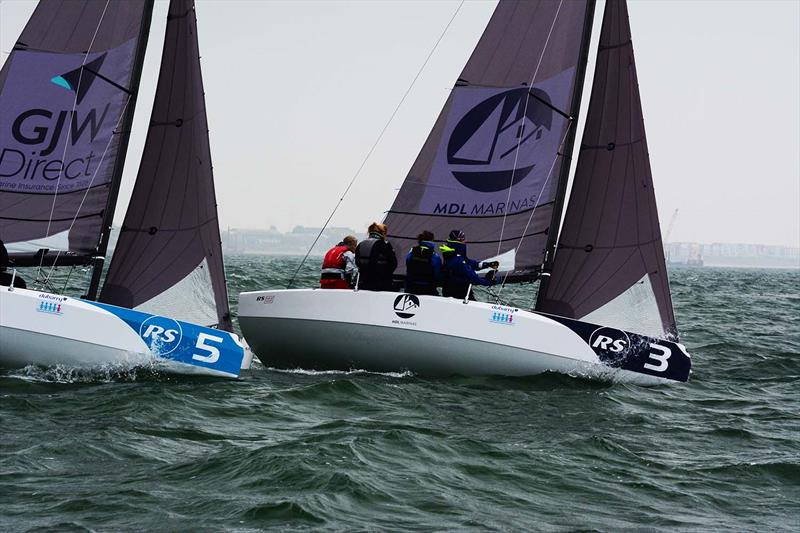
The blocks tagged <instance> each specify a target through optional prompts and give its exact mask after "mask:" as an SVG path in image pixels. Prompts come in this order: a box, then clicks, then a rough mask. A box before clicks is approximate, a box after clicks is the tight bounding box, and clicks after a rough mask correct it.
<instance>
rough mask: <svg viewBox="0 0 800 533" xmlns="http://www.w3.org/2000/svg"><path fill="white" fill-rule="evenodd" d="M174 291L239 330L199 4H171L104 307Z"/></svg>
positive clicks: (183, 0)
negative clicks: (231, 296) (230, 290)
mask: <svg viewBox="0 0 800 533" xmlns="http://www.w3.org/2000/svg"><path fill="white" fill-rule="evenodd" d="M209 285H210V286H209ZM174 287H180V291H179V292H181V293H182V294H179V295H176V296H178V297H183V296H185V297H187V298H189V297H191V296H192V295H190V294H187V292H192V291H194V292H195V294H194V296H196V297H198V298H201V299H202V298H203V297H204V296H206V297H207V301H210V303H211V305H212V306H213V309H212V316H210V317H208V318H209V319H213V321H214V322H213V323H216V324H217V325H219V327H221V328H225V329H231V322H230V314H229V309H228V294H227V288H226V286H225V272H224V267H223V263H222V250H221V246H220V235H219V225H218V221H217V204H216V195H215V192H214V179H213V173H212V167H211V151H210V147H209V140H208V122H207V117H206V105H205V97H204V92H203V80H202V75H201V71H200V55H199V51H198V44H197V21H196V18H195V10H194V2H193V1H192V0H171V2H170V5H169V15H168V19H167V32H166V38H165V41H164V51H163V55H162V59H161V70H160V73H159V78H158V86H157V88H156V96H155V102H154V104H153V112H152V115H151V118H150V127H149V130H148V133H147V139H146V142H145V148H144V152H143V154H142V161H141V164H140V166H139V173H138V175H137V178H136V185H135V187H134V190H133V194H132V196H131V200H130V204H129V206H128V211H127V213H126V215H125V221H124V223H123V225H122V228H121V231H120V236H119V240H118V242H117V246H116V249H115V252H114V256H113V259H112V262H111V266H110V267H109V270H108V274H107V276H106V281H105V285H104V287H103V290H102V292H101V294H100V301H102V302H106V303H110V304H115V305H121V306H125V307H141V306H142V305H143V304H146V303H148V302H153V301H155V300H158V298H159V297H160V296H162V295H164V294H168V293H170V291H169V290H170V289H171V288H174ZM204 291H206V292H205V294H204ZM173 292H174V291H173ZM212 296H213V298H212ZM187 303H188V305H189V306H190V307H193V308H194V307H195V306H196V302H195V301H190V302H187ZM145 309H146V310H152V309H151V308H145ZM170 316H175V317H176V318H191V319H192V320H193V321H197V320H198V319H197V318H195V317H192V316H189V317H186V316H181V315H180V313H178V312H172V310H170Z"/></svg>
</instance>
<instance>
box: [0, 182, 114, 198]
mask: <svg viewBox="0 0 800 533" xmlns="http://www.w3.org/2000/svg"><path fill="white" fill-rule="evenodd" d="M107 186H108V182H106V183H99V184H97V185H92V186H91V187H86V188H84V189H75V190H74V191H67V192H62V193H59V196H67V195H68V194H77V193H81V192H85V191H88V190H92V189H97V188H99V187H107ZM3 194H23V195H25V196H32V195H36V196H51V195H53V194H55V193H52V192H36V191H3Z"/></svg>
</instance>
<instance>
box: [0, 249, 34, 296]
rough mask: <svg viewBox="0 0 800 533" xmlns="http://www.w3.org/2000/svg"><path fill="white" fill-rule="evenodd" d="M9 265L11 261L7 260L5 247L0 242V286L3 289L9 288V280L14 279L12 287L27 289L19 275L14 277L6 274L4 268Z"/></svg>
mask: <svg viewBox="0 0 800 533" xmlns="http://www.w3.org/2000/svg"><path fill="white" fill-rule="evenodd" d="M9 265H11V260H10V259H9V258H8V250H6V245H5V244H3V241H0V285H3V286H5V287H10V286H11V278H14V287H19V288H20V289H25V288H27V286H28V284H27V283H25V280H24V279H22V278H21V277H20V276H19V274H17V275H16V276H14V275H12V274H10V273H8V272H6V268H8V267H9Z"/></svg>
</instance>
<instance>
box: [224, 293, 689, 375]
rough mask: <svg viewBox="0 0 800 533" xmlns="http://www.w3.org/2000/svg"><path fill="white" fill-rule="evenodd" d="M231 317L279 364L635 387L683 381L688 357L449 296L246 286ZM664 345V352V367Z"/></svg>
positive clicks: (604, 331)
mask: <svg viewBox="0 0 800 533" xmlns="http://www.w3.org/2000/svg"><path fill="white" fill-rule="evenodd" d="M239 322H240V325H241V328H242V332H243V334H244V336H245V338H246V339H247V341H248V343H249V344H250V346H251V347H252V348H253V351H254V352H255V354H256V356H257V357H258V358H259V359H260V360H261V361H262V362H263V363H264V364H266V365H268V366H272V367H279V368H297V367H301V368H314V369H342V370H348V369H363V370H370V371H379V372H385V371H406V370H407V371H411V372H413V373H415V374H417V375H425V376H448V375H465V376H472V375H502V376H528V375H535V374H540V373H542V372H547V371H552V372H559V373H565V374H570V375H580V376H584V377H588V378H593V379H603V380H623V381H628V382H634V383H641V384H654V383H659V382H664V381H685V380H686V378H688V366H686V364H685V363H687V361H688V355H687V354H686V352H685V350H684V349H683V347H682V346H681V345H679V344H675V343H671V342H669V341H657V343H656V342H655V340H653V341H654V343H655V345H656V346H657V348H655V349H653V348H651V347H650V346H644V347H643V346H642V342H641V341H639V342H637V339H641V338H640V337H638V336H635V335H632V334H629V333H625V332H622V331H619V330H612V329H611V328H601V327H599V326H593V325H590V324H585V323H581V322H578V321H572V320H569V319H563V318H560V317H550V316H545V315H541V314H538V313H532V312H527V311H523V310H521V309H518V308H513V307H508V306H502V305H494V304H489V303H481V302H469V303H467V304H465V303H463V302H462V301H461V300H458V299H453V298H440V297H434V296H412V295H405V294H400V293H389V292H370V291H358V292H355V291H349V290H321V289H301V290H278V291H257V292H246V293H242V294H241V295H240V297H239ZM576 324H577V325H578V326H576ZM589 328H591V331H590V330H589ZM593 335H594V338H592V336H593ZM584 337H587V338H584ZM598 339H599V340H598ZM608 339H611V340H608ZM615 340H616V341H618V343H617V345H616V347H617V348H620V347H624V348H625V349H624V350H623V349H622V348H620V351H624V352H626V353H624V354H622V356H621V355H620V354H619V353H613V354H612V355H613V360H612V358H610V357H609V356H608V354H606V353H604V352H603V351H602V350H599V349H598V348H608V349H614V348H615V345H614V344H613V342H614V341H615ZM651 340H652V339H651ZM626 342H627V344H626ZM592 344H598V346H595V347H594V348H593V347H592ZM647 344H650V342H649V340H648V341H647ZM663 350H668V351H669V352H670V353H669V355H668V356H667V357H666V359H667V362H666V364H664V363H662V362H661V360H662V359H664V355H663V354H664V353H665V352H664V351H663ZM598 351H600V352H601V353H600V355H598V353H597V352H598ZM606 351H608V350H606ZM651 351H652V352H654V353H655V356H651V355H650V352H651ZM623 358H624V359H625V360H623ZM646 365H649V368H648V367H647V366H646ZM671 365H672V367H671ZM662 367H663V368H662ZM678 367H680V368H678ZM684 367H685V368H684ZM653 369H656V370H653ZM684 370H685V372H684ZM683 373H685V375H686V377H685V378H681V375H682V374H683Z"/></svg>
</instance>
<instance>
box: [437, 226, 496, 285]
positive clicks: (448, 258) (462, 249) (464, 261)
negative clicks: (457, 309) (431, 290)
mask: <svg viewBox="0 0 800 533" xmlns="http://www.w3.org/2000/svg"><path fill="white" fill-rule="evenodd" d="M439 250H441V252H442V262H443V264H444V276H443V277H444V287H443V289H442V295H443V296H449V297H451V298H464V297H466V296H467V291H469V286H470V284H472V285H483V286H491V285H496V284H498V283H499V280H495V274H496V272H497V268H498V267H499V266H500V263H498V262H497V261H492V262H490V263H478V262H477V261H475V260H474V259H470V258H468V257H467V245H466V236H465V235H464V232H463V231H461V230H457V229H454V230H453V231H451V232H450V236H449V238H448V239H447V243H446V244H442V245H441V246H439ZM484 268H492V270H490V271H489V273H488V274H487V275H486V277H484V278H482V277H480V276H479V275H478V274H477V273H476V272H475V271H476V270H482V269H484ZM469 299H470V300H474V299H475V295H474V294H473V292H472V291H469Z"/></svg>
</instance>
